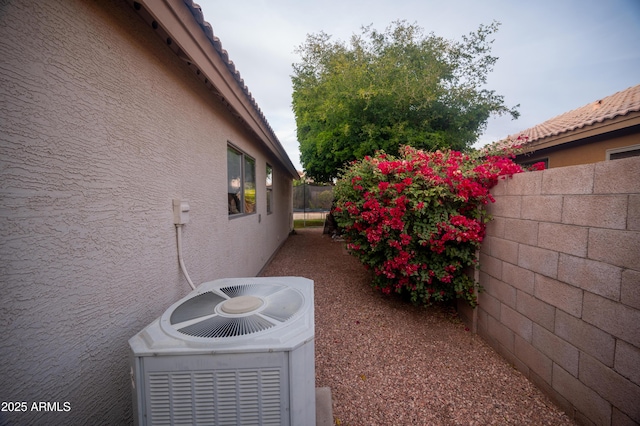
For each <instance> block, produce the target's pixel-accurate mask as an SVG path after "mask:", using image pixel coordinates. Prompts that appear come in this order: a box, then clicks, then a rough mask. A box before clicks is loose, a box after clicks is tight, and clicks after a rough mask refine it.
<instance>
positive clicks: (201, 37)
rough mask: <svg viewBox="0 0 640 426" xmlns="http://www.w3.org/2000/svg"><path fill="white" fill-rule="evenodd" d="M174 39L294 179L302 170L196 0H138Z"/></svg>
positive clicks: (182, 54) (177, 47)
mask: <svg viewBox="0 0 640 426" xmlns="http://www.w3.org/2000/svg"><path fill="white" fill-rule="evenodd" d="M135 3H139V4H141V5H142V6H143V7H144V9H145V10H146V11H147V12H148V13H149V14H150V15H151V16H152V17H153V19H154V20H155V21H156V22H157V23H158V25H159V26H161V27H162V29H163V30H164V31H165V32H166V33H167V35H168V36H169V37H170V38H171V44H172V46H171V47H172V50H173V51H174V52H175V53H176V54H177V55H178V56H179V57H180V58H181V59H182V60H183V61H185V63H187V64H188V65H189V66H192V67H194V68H195V69H196V72H197V74H198V75H199V76H200V78H201V80H203V81H204V82H205V84H206V85H207V87H211V88H213V89H214V92H215V93H216V95H217V96H218V97H219V98H220V100H221V101H222V103H223V104H225V105H226V106H227V107H228V108H229V109H230V110H231V112H232V113H233V114H234V115H235V116H236V117H237V118H238V119H239V120H240V121H241V122H243V123H244V124H245V125H246V127H247V128H248V129H249V130H250V131H251V132H252V133H253V134H254V135H255V136H256V137H257V138H258V140H260V141H261V142H262V144H263V145H264V146H265V147H266V148H267V149H268V150H269V151H271V152H272V153H273V154H274V155H275V156H276V158H277V159H278V160H279V161H280V163H281V164H282V165H283V166H284V168H285V169H286V170H287V171H288V172H289V173H290V175H291V177H292V178H294V179H297V178H298V172H297V170H296V169H295V167H294V166H293V163H292V162H291V159H290V158H289V156H288V155H287V153H286V151H285V150H284V147H283V146H282V144H281V143H280V141H279V140H278V138H277V136H276V135H275V132H274V131H273V129H272V128H271V127H270V125H269V123H268V122H267V120H266V118H265V116H264V114H263V113H262V111H261V110H260V108H259V107H258V105H257V103H256V101H255V99H254V98H253V96H252V95H251V93H250V92H249V90H248V88H247V86H246V85H245V84H244V81H243V80H242V78H241V77H240V73H239V72H238V71H237V70H236V69H235V66H234V64H233V62H232V61H230V60H229V57H228V54H227V52H226V51H225V50H224V49H222V44H221V43H220V40H219V39H218V38H217V37H215V36H214V35H213V31H212V30H211V26H210V25H209V24H208V23H206V22H205V21H204V19H203V16H202V11H201V10H200V7H199V6H198V5H197V4H194V3H193V0H137V1H136V2H134V5H135Z"/></svg>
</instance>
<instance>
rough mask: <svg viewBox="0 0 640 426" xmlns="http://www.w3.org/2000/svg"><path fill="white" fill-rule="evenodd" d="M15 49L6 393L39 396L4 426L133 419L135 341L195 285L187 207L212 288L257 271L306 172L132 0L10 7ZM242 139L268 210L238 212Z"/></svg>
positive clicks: (5, 94)
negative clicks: (231, 187) (216, 92)
mask: <svg viewBox="0 0 640 426" xmlns="http://www.w3.org/2000/svg"><path fill="white" fill-rule="evenodd" d="M0 58H1V59H0V120H1V125H0V220H1V221H2V226H1V227H0V238H1V240H0V277H1V283H2V287H1V289H2V292H1V296H0V327H2V332H3V333H2V335H3V336H2V337H3V338H2V341H1V342H2V343H0V359H2V362H1V363H0V400H1V401H25V402H27V403H28V404H29V412H26V413H7V412H2V413H0V424H5V423H7V422H10V423H13V424H31V423H34V424H66V425H72V424H79V425H80V424H82V425H88V424H92V425H96V424H123V423H124V424H126V423H128V422H130V421H131V393H130V389H129V387H130V381H129V366H128V359H127V356H128V344H127V340H128V339H129V338H130V337H131V336H132V335H133V334H135V333H136V332H137V331H139V330H140V329H141V328H142V327H144V326H145V325H147V324H148V323H149V322H151V321H152V320H153V319H154V318H156V317H157V316H159V315H161V314H162V312H163V311H164V309H166V308H167V307H168V306H169V305H170V304H171V303H173V302H175V301H176V300H177V299H179V298H180V297H182V296H183V295H185V294H186V293H187V292H188V291H189V290H190V287H189V286H188V284H187V282H186V280H185V279H184V278H183V276H182V275H181V273H180V270H179V266H178V262H177V252H176V235H175V227H174V225H173V216H172V199H174V198H182V199H186V200H188V201H189V202H190V205H191V212H190V218H191V220H190V222H189V224H187V225H186V226H185V227H184V230H183V248H184V256H185V262H186V265H187V268H188V270H189V273H190V275H191V278H192V279H193V281H194V282H195V283H196V284H198V283H201V282H204V281H209V280H213V279H216V278H221V277H232V276H254V275H256V274H257V273H258V272H259V271H260V269H261V268H262V267H263V266H264V264H265V262H266V261H267V260H268V259H269V257H270V256H271V255H272V254H273V253H274V251H275V250H276V249H277V247H279V245H280V244H281V243H282V242H283V241H284V240H285V239H286V238H287V235H288V232H289V230H290V226H291V222H290V212H291V179H290V178H289V177H288V176H287V175H286V172H285V171H284V170H282V169H281V168H280V166H279V163H278V162H277V161H276V160H275V159H274V158H273V157H271V156H270V154H269V153H268V152H267V151H266V150H265V149H262V148H260V147H259V146H257V145H256V144H255V143H254V141H252V139H251V136H250V135H249V133H247V132H246V131H244V130H243V128H242V127H240V126H239V125H238V122H237V120H236V119H235V118H233V117H232V116H231V115H230V114H229V112H228V111H227V110H226V109H225V108H223V107H222V106H220V105H219V104H218V102H217V99H216V98H215V97H214V96H212V95H211V94H210V93H208V92H206V91H204V90H203V89H204V86H203V84H202V83H201V82H200V81H199V80H198V79H197V78H196V77H195V76H194V75H193V73H192V72H190V71H189V70H188V69H186V67H184V64H183V62H182V61H180V60H179V59H178V58H177V57H176V56H175V55H174V54H173V53H172V52H171V51H169V49H167V48H166V47H165V46H164V45H163V44H162V43H161V42H160V40H159V39H158V38H157V37H156V36H155V35H154V34H153V33H152V30H151V29H150V28H149V27H148V26H146V25H145V24H144V22H142V21H141V19H140V18H139V17H138V16H137V15H136V14H135V13H134V11H133V9H132V8H131V6H130V5H128V4H127V3H126V2H122V1H118V0H113V1H106V0H105V1H98V2H96V1H76V0H58V1H56V0H46V1H35V0H31V1H29V0H21V1H8V2H3V3H2V5H0ZM228 141H231V142H233V143H234V144H235V145H236V146H238V147H240V148H242V149H243V150H245V151H246V152H247V153H248V154H249V155H251V156H253V157H254V158H255V159H256V169H257V182H258V185H259V186H258V193H257V197H258V207H257V214H254V215H250V216H246V217H241V218H234V219H229V218H228V215H227V195H226V192H227V190H226V146H227V142H228ZM267 161H268V162H269V163H270V164H271V165H272V166H273V167H274V213H273V214H270V215H267V214H266V205H265V201H264V198H265V194H264V191H265V189H264V181H265V162H267ZM39 401H45V402H60V403H61V404H62V403H63V402H69V405H68V407H70V411H66V412H65V411H63V412H34V411H30V409H31V404H32V403H33V402H39ZM61 408H63V406H62V405H61Z"/></svg>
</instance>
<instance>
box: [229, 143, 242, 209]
mask: <svg viewBox="0 0 640 426" xmlns="http://www.w3.org/2000/svg"><path fill="white" fill-rule="evenodd" d="M241 188H242V154H240V153H239V152H238V151H236V150H235V149H232V148H227V192H228V194H227V195H228V198H229V214H230V215H232V214H238V213H242V212H243V209H242V202H243V194H242V191H241Z"/></svg>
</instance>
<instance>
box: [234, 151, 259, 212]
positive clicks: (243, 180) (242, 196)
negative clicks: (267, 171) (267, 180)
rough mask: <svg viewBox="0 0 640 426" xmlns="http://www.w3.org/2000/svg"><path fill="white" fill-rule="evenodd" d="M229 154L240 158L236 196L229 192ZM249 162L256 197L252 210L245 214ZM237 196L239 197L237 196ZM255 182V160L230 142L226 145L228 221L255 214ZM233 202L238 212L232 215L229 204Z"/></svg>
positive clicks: (256, 201)
mask: <svg viewBox="0 0 640 426" xmlns="http://www.w3.org/2000/svg"><path fill="white" fill-rule="evenodd" d="M229 152H233V153H235V154H236V155H238V156H239V158H240V170H239V172H240V175H239V179H240V183H239V188H240V191H239V193H238V194H234V193H233V192H230V190H231V186H232V185H231V180H232V179H231V176H229V172H230V168H229ZM248 162H251V163H253V185H254V190H255V191H256V195H254V198H253V210H252V211H249V212H247V189H248V188H247V163H248ZM238 195H239V196H238ZM257 198H258V197H257V182H256V159H255V158H254V157H252V156H250V155H248V154H247V153H246V152H244V151H243V150H241V149H240V148H238V147H237V146H235V145H234V144H232V143H231V142H228V143H227V206H228V208H227V212H228V214H227V216H228V218H229V219H232V218H236V217H243V216H249V215H253V214H256V213H257V205H258V199H257ZM232 201H235V204H236V206H237V205H238V204H239V207H240V209H239V211H238V212H237V213H232V212H231V202H232Z"/></svg>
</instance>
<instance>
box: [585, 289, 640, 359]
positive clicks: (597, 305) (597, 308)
mask: <svg viewBox="0 0 640 426" xmlns="http://www.w3.org/2000/svg"><path fill="white" fill-rule="evenodd" d="M582 319H583V320H585V321H586V322H588V323H589V324H592V325H595V326H596V327H598V328H599V329H601V330H604V331H606V332H607V333H609V334H611V335H613V336H614V337H617V338H619V339H622V340H624V341H626V342H629V343H631V344H632V345H634V346H639V347H640V327H638V324H640V310H638V309H634V308H630V307H628V306H626V305H623V304H622V303H617V302H614V301H612V300H609V299H605V298H604V297H601V296H598V295H596V294H593V293H589V292H585V294H584V309H583V310H582Z"/></svg>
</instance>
